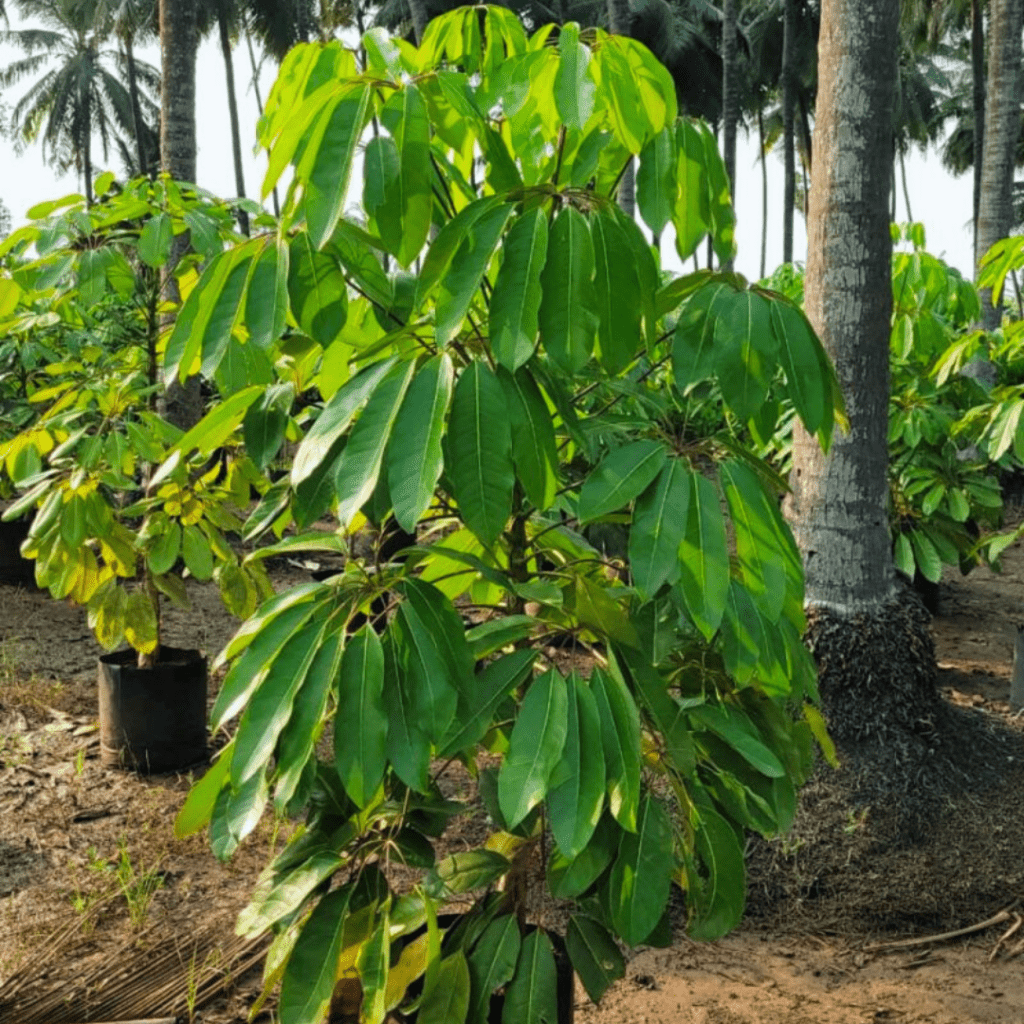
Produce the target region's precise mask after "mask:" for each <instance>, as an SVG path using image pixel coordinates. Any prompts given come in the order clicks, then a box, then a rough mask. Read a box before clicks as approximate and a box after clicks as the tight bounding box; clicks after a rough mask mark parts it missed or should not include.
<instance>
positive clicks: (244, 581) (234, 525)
mask: <svg viewBox="0 0 1024 1024" xmlns="http://www.w3.org/2000/svg"><path fill="white" fill-rule="evenodd" d="M96 185H97V195H99V196H100V197H101V198H102V200H103V201H102V202H101V203H99V204H97V205H95V206H92V207H87V206H86V205H85V201H84V199H83V198H82V197H80V196H79V197H75V196H72V197H68V198H67V199H65V200H63V201H62V202H61V203H59V204H44V206H42V207H41V208H37V209H36V210H35V211H32V212H33V214H34V216H36V217H37V218H39V222H37V223H36V224H33V225H29V226H27V227H26V228H22V229H21V230H20V231H18V232H15V234H14V235H12V236H11V237H10V238H9V239H8V240H7V241H6V242H5V243H4V246H5V249H6V250H7V251H10V250H12V249H14V250H17V251H24V249H25V248H26V247H27V245H28V244H30V243H34V244H35V246H36V249H37V252H38V253H39V258H37V259H35V260H32V261H25V262H22V263H21V264H20V265H17V266H16V267H15V269H14V270H13V272H12V273H11V276H10V278H9V279H8V280H9V281H10V284H8V285H7V287H8V289H9V290H10V289H11V288H12V286H13V288H16V289H17V294H16V295H15V301H14V303H12V304H11V306H12V308H11V309H10V310H9V311H8V313H9V315H8V316H7V318H6V319H5V320H4V321H3V322H0V342H2V339H3V336H6V337H9V338H17V337H19V335H20V334H22V333H23V332H24V331H25V329H26V327H27V326H29V325H35V326H36V329H37V330H38V329H43V328H45V332H46V337H47V340H48V346H49V347H48V349H47V351H48V352H52V353H59V359H54V360H53V361H52V362H50V363H49V364H48V365H47V366H46V368H45V372H46V375H47V376H48V378H49V379H48V382H47V386H45V387H37V388H36V389H35V391H34V392H33V394H32V395H31V401H32V403H33V405H34V406H35V408H36V409H37V410H39V412H38V415H37V416H36V417H35V418H34V419H33V420H32V421H31V422H30V423H28V424H27V426H25V428H24V429H23V430H22V431H21V432H20V433H18V434H16V435H15V436H14V437H12V438H10V439H9V440H8V441H6V442H5V443H4V444H3V445H0V462H2V464H3V465H4V466H5V467H6V469H7V472H8V474H9V476H10V477H11V479H12V480H13V482H14V484H15V485H17V486H18V487H19V488H20V489H21V490H22V491H23V493H22V495H21V497H19V498H18V499H17V500H16V501H15V502H14V503H13V505H12V506H11V507H10V508H8V510H7V511H6V513H5V515H4V518H5V519H16V518H17V517H19V516H21V515H22V514H24V513H27V512H30V511H33V510H35V515H34V518H33V519H32V523H31V528H30V529H29V531H28V536H27V538H26V539H25V541H24V543H23V544H22V548H21V552H22V554H23V555H24V556H25V557H27V558H30V559H33V560H34V562H35V579H36V582H37V584H38V585H39V586H40V587H46V588H47V589H49V591H50V593H51V594H52V595H53V596H54V597H55V598H59V599H64V598H67V599H70V600H72V601H74V602H76V603H78V604H81V605H83V606H85V607H86V608H87V610H88V621H89V625H90V627H91V628H92V629H93V631H94V633H95V635H96V638H97V640H98V641H99V643H100V644H101V645H102V646H103V647H105V648H106V649H107V650H108V651H111V652H112V653H110V654H107V655H104V656H103V657H101V659H100V669H99V672H100V730H101V740H102V747H101V756H102V759H103V761H104V763H107V764H126V765H129V766H131V767H134V768H140V769H143V770H148V771H166V770H171V769H174V768H180V767H183V766H186V765H189V764H195V763H197V762H199V761H201V760H202V759H203V758H204V757H205V754H206V728H205V716H206V662H205V659H204V657H203V656H202V655H201V654H200V653H199V652H198V651H195V650H187V649H184V650H180V649H177V648H173V647H169V646H168V645H166V644H165V643H163V642H162V638H161V627H160V621H161V616H160V609H161V603H162V601H163V600H165V599H167V600H170V601H172V602H175V603H177V604H179V605H183V606H185V607H187V606H188V597H187V592H186V588H185V585H184V582H183V580H182V578H181V576H180V575H179V573H178V572H177V571H176V567H177V566H178V564H179V563H181V564H183V566H184V570H185V571H186V572H187V573H188V574H190V575H191V576H193V577H194V578H196V579H199V580H210V579H216V580H217V582H218V584H219V586H220V590H221V594H222V595H223V597H224V600H225V603H226V604H227V607H228V608H229V609H230V610H231V611H233V612H234V613H235V614H238V615H240V616H242V617H244V616H245V615H247V614H249V613H250V612H251V611H252V609H253V608H254V607H255V606H256V604H257V603H258V601H259V600H262V599H263V598H265V597H266V596H267V595H268V593H269V592H270V588H269V584H268V582H267V580H266V576H265V574H263V573H262V572H260V571H259V567H258V566H254V567H252V568H243V567H241V565H240V564H239V560H238V558H237V556H236V555H235V553H234V551H233V550H232V547H231V545H230V543H229V542H228V540H227V537H226V534H228V533H232V532H237V531H238V530H240V529H241V520H240V519H239V517H238V510H240V509H244V508H245V507H246V506H247V505H248V503H249V496H250V488H251V487H253V486H255V487H257V488H260V487H265V484H264V482H263V478H262V476H261V474H260V473H259V472H258V470H257V469H256V467H255V466H254V464H253V463H252V461H251V460H250V459H247V458H244V457H236V455H235V450H231V449H230V448H229V449H225V452H224V454H223V455H222V457H221V458H219V459H211V457H212V455H213V453H214V451H215V450H218V449H221V448H222V447H223V446H225V445H226V444H228V442H229V441H230V440H231V438H232V435H233V434H235V433H236V432H237V429H238V427H239V425H240V424H241V421H242V418H243V416H244V414H245V411H246V408H247V407H248V405H250V404H252V403H253V402H255V400H256V399H257V397H259V395H260V394H261V391H262V389H260V388H259V387H258V386H253V387H250V388H248V389H247V390H245V391H243V392H241V393H240V394H235V395H233V396H232V398H231V399H230V404H229V405H228V407H227V412H226V414H225V408H224V407H221V409H220V410H219V411H218V412H217V414H216V415H213V416H208V417H206V418H205V419H204V420H202V421H201V422H200V423H199V424H198V425H197V426H196V427H195V428H194V429H193V430H190V431H188V432H187V433H185V434H183V433H182V432H181V431H180V430H178V429H177V428H175V427H173V426H172V425H171V424H169V423H167V422H166V421H164V420H163V419H162V418H161V416H160V415H159V414H158V412H157V411H156V398H157V395H158V392H159V382H158V380H157V375H156V368H157V348H158V345H159V344H160V318H161V316H162V315H163V314H164V313H165V309H164V305H165V304H164V303H163V300H162V298H161V273H160V272H161V270H162V269H163V268H164V266H165V264H166V261H167V259H168V257H169V253H170V248H171V245H170V243H171V239H172V237H173V235H174V233H176V232H180V231H181V230H184V229H185V227H186V226H189V227H191V229H192V230H193V231H196V232H197V229H198V228H199V227H206V228H207V229H208V232H210V233H212V236H213V238H214V239H216V241H217V244H218V245H219V244H222V242H221V239H222V238H227V239H230V238H232V237H233V235H232V234H231V232H230V228H229V227H228V224H229V216H230V215H229V214H228V212H227V211H226V210H225V209H222V208H221V207H220V206H219V205H218V204H215V203H212V202H210V201H209V200H207V199H205V198H202V197H196V196H192V197H189V196H188V195H187V194H186V193H185V192H183V191H182V190H181V189H179V188H178V186H176V185H175V184H174V183H173V182H170V181H166V180H165V181H160V182H156V183H153V182H150V181H148V180H141V181H138V182H133V183H130V184H129V185H128V186H126V187H125V188H124V189H121V190H116V191H115V190H114V189H113V180H112V176H109V175H105V176H103V177H101V178H100V179H99V180H98V181H97V183H96ZM55 209H56V210H59V212H58V213H57V214H56V215H54V211H55ZM197 233H198V232H197ZM209 244H211V245H212V244H213V243H212V242H211V243H209ZM207 255H209V254H207ZM195 267H196V259H195V258H193V259H188V260H186V261H184V262H183V264H182V265H181V266H180V267H179V269H178V272H179V273H180V274H181V275H182V277H183V278H184V279H185V280H186V282H187V280H188V276H189V275H191V276H192V278H193V279H194V277H195ZM41 310H43V311H44V312H42V313H41V312H40V311H41ZM40 325H41V326H40ZM122 642H127V644H128V648H127V649H126V650H122V651H114V648H116V647H118V646H119V645H120V644H121V643H122Z"/></svg>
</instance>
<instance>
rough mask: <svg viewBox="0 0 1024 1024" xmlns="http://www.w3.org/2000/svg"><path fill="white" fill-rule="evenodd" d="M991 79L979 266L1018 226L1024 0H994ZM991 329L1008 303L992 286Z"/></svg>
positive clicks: (986, 306)
mask: <svg viewBox="0 0 1024 1024" xmlns="http://www.w3.org/2000/svg"><path fill="white" fill-rule="evenodd" d="M989 12H990V13H989V33H988V83H987V93H988V95H987V98H986V102H985V141H984V147H983V149H982V158H981V195H980V197H979V201H978V230H977V235H976V238H977V243H976V247H975V251H974V262H975V267H976V268H977V267H980V264H981V260H982V257H984V255H985V253H987V252H988V250H989V249H991V248H992V246H993V245H995V243H996V242H998V241H999V240H1000V239H1001V238H1005V237H1006V236H1007V235H1008V234H1009V233H1010V228H1011V227H1013V161H1014V156H1015V154H1016V149H1017V136H1018V134H1019V132H1020V67H1021V20H1022V15H1024V0H991V3H990V5H989ZM981 318H982V324H983V326H984V327H985V329H986V330H990V331H991V330H994V329H995V328H997V327H998V326H999V324H1000V322H1001V320H1002V305H1001V304H1000V305H999V306H993V305H992V294H991V291H990V290H989V289H987V288H986V289H984V290H983V291H982V292H981Z"/></svg>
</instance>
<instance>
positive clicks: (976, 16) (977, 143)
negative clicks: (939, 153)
mask: <svg viewBox="0 0 1024 1024" xmlns="http://www.w3.org/2000/svg"><path fill="white" fill-rule="evenodd" d="M971 76H972V78H973V91H974V159H973V161H972V163H973V165H974V166H973V170H974V209H973V218H974V219H973V221H972V224H973V226H974V234H973V243H974V254H975V261H977V253H978V212H979V210H980V209H981V154H982V151H983V150H984V148H985V11H984V6H983V0H971Z"/></svg>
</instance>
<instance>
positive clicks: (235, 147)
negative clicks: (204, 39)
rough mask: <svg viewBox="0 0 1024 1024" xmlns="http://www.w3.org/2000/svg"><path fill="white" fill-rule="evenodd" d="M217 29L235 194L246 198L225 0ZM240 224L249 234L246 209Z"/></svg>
mask: <svg viewBox="0 0 1024 1024" xmlns="http://www.w3.org/2000/svg"><path fill="white" fill-rule="evenodd" d="M217 29H218V32H219V35H220V52H221V56H222V57H223V58H224V76H225V78H226V79H227V86H228V116H229V117H230V120H231V156H232V158H233V160H234V162H235V194H236V195H237V196H240V197H241V198H245V175H244V174H243V172H242V133H241V130H240V129H239V127H238V99H237V97H236V96H235V66H234V61H233V60H232V59H231V33H230V32H229V31H228V17H227V11H226V9H225V0H221V2H220V3H219V4H218V6H217ZM237 217H238V226H239V228H240V229H241V231H242V234H243V235H248V234H249V214H247V213H246V212H245V210H239V211H238V213H237Z"/></svg>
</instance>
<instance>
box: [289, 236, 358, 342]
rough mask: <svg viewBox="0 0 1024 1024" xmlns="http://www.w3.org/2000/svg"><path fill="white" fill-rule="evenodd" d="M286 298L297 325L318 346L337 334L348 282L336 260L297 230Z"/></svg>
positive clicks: (341, 324) (344, 312)
mask: <svg viewBox="0 0 1024 1024" xmlns="http://www.w3.org/2000/svg"><path fill="white" fill-rule="evenodd" d="M288 298H289V302H290V303H291V308H292V314H293V315H294V317H295V319H296V321H297V322H298V325H299V327H300V328H301V329H302V330H303V331H304V332H305V333H306V334H308V335H309V337H310V338H312V339H313V340H314V341H315V342H316V343H317V344H318V345H320V346H321V347H322V348H327V347H328V346H329V345H330V344H331V342H332V341H334V339H335V338H337V337H338V335H339V334H340V333H341V329H342V328H343V327H344V326H345V320H346V318H347V316H348V285H347V284H346V283H345V275H344V272H343V271H342V268H341V265H340V264H339V263H338V261H337V259H336V258H335V257H334V256H333V255H332V254H330V253H328V252H321V251H320V250H318V249H315V248H314V247H313V241H312V239H311V238H310V236H309V235H308V234H306V232H304V231H300V232H299V233H298V234H297V235H295V237H294V238H293V239H292V241H291V245H290V246H289V253H288Z"/></svg>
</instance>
